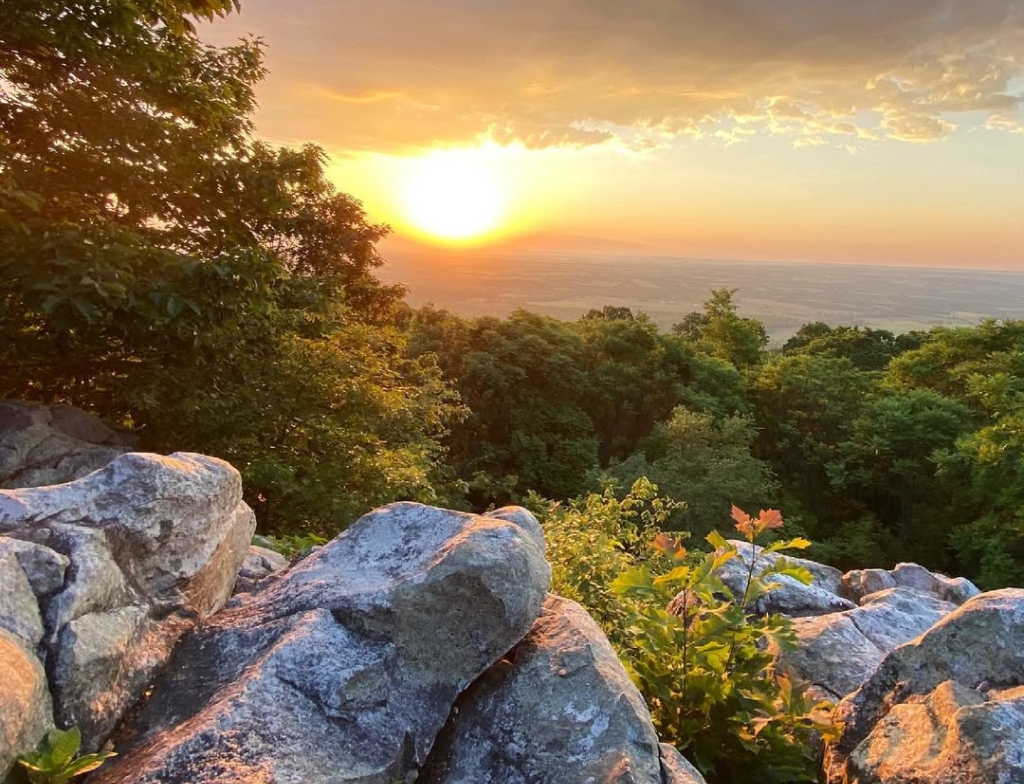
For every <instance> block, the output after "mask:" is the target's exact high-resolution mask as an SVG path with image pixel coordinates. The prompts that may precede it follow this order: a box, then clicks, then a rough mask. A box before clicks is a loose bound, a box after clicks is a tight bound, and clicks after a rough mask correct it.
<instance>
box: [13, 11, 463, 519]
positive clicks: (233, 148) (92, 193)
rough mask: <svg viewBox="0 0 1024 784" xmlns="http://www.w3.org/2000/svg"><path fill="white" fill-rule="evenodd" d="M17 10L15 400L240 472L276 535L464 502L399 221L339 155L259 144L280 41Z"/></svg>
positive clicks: (176, 14)
mask: <svg viewBox="0 0 1024 784" xmlns="http://www.w3.org/2000/svg"><path fill="white" fill-rule="evenodd" d="M8 6H12V7H11V8H8ZM4 8H5V13H4V14H3V15H0V141H2V142H3V144H0V368H2V373H0V397H2V396H11V397H23V398H30V399H37V400H43V401H60V402H68V403H72V404H76V405H79V406H82V407H84V408H88V409H91V410H93V411H95V412H96V413H98V414H100V415H101V416H104V417H105V418H107V419H109V420H112V421H114V422H115V423H118V424H122V425H127V426H130V427H132V428H134V429H135V430H136V431H137V432H138V433H139V435H140V436H141V437H142V440H143V445H144V446H145V448H148V449H153V450H166V449H192V450H195V451H202V452H207V453H211V454H216V455H219V456H222V457H225V458H227V459H229V460H231V461H232V462H233V463H235V464H236V465H237V466H238V467H239V468H240V469H241V470H242V472H243V478H244V480H245V487H246V493H247V500H248V501H249V502H250V503H251V504H252V506H253V507H254V508H255V509H256V511H257V514H258V518H259V524H260V529H261V530H262V531H271V530H274V531H282V530H298V529H305V530H308V531H319V532H321V533H328V532H336V531H337V530H339V529H340V528H342V527H344V525H345V524H347V522H349V521H350V520H351V519H352V518H353V517H355V516H357V515H358V514H360V513H362V512H363V511H366V509H368V508H369V507H371V506H373V505H376V504H379V503H383V502H386V501H391V500H397V499H415V500H424V501H442V500H447V499H448V498H449V493H453V494H454V493H457V490H458V485H457V484H456V483H454V482H453V481H451V479H450V477H449V474H448V472H447V471H446V469H445V468H444V467H443V466H439V465H438V463H439V462H440V461H439V459H438V458H439V456H440V453H441V447H440V444H439V441H440V439H441V438H442V437H443V436H444V435H445V434H446V432H447V426H448V423H449V422H450V421H451V420H453V419H455V418H456V417H457V416H458V415H459V410H460V409H459V408H458V406H457V404H456V401H455V398H454V396H453V395H452V394H451V392H450V389H449V387H448V385H447V384H446V383H445V382H444V381H443V380H442V379H441V378H440V376H439V373H438V371H437V368H436V366H435V365H434V364H433V363H432V362H431V361H430V360H429V359H424V360H422V361H410V360H408V359H407V358H406V357H405V356H404V336H403V335H402V334H401V333H400V332H399V331H398V329H397V326H396V324H395V319H396V317H397V313H398V307H397V306H398V299H399V298H400V296H401V293H402V291H401V289H400V288H396V287H390V286H384V285H382V284H381V283H379V282H378V281H377V280H376V279H375V278H374V277H373V274H372V273H373V270H374V268H376V267H377V266H379V265H380V264H381V263H382V259H381V258H380V256H379V255H378V253H377V251H376V243H377V241H379V240H380V239H381V238H382V237H384V236H385V235H386V233H387V227H385V226H381V225H377V224H374V223H372V222H370V221H369V220H368V219H367V216H366V214H365V213H364V211H363V209H362V206H361V205H360V204H359V202H358V201H356V200H355V199H353V198H352V197H351V196H348V195H346V194H343V193H338V192H337V191H336V190H335V188H334V186H333V185H332V184H331V183H330V182H329V180H328V179H327V177H326V173H325V162H326V159H325V156H324V154H323V152H322V151H321V150H319V149H318V148H316V147H314V146H305V147H302V148H298V149H288V148H280V149H277V148H274V147H271V146H270V145H267V144H264V143H262V142H259V141H255V140H253V139H252V138H251V135H250V132H251V120H250V112H251V110H252V109H253V107H254V106H255V99H254V89H255V85H256V83H257V82H258V81H259V80H260V79H261V78H262V77H263V75H264V68H263V60H262V46H261V44H260V42H258V41H251V40H248V41H242V42H241V43H239V44H237V45H235V46H230V47H221V48H218V47H213V46H209V45H207V44H204V43H203V42H202V41H201V40H200V39H199V37H198V35H197V32H196V29H195V26H194V24H193V20H194V19H195V18H196V17H199V18H214V17H216V16H219V15H223V14H225V13H228V12H229V11H231V10H234V9H235V4H234V3H232V2H228V0H166V1H165V0H161V1H160V2H153V1H152V0H143V2H127V0H112V1H111V2H106V3H100V4H95V3H93V4H86V5H84V6H82V7H81V8H76V9H75V11H74V12H73V13H69V12H66V11H64V10H63V6H62V5H61V4H58V3H53V2H51V0H12V2H11V3H8V4H5V6H4Z"/></svg>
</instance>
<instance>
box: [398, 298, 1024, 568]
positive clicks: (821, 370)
mask: <svg viewBox="0 0 1024 784" xmlns="http://www.w3.org/2000/svg"><path fill="white" fill-rule="evenodd" d="M408 331H409V344H408V350H409V352H410V354H411V355H412V356H413V357H416V358H418V359H420V360H423V359H425V358H427V357H430V358H433V359H436V361H437V363H438V365H439V367H440V368H441V370H442V372H443V373H444V375H445V377H446V378H447V379H449V380H450V382H451V383H453V384H454V385H455V387H456V389H457V390H458V393H459V398H460V400H461V402H462V404H463V405H464V406H465V407H467V408H468V412H467V414H466V416H465V418H464V419H463V420H462V421H461V422H460V423H458V424H456V425H453V426H452V431H451V433H450V435H449V437H448V438H447V439H446V441H445V445H446V447H447V461H448V466H449V467H450V470H452V471H453V472H454V475H455V476H456V477H457V478H458V479H459V480H461V481H462V482H463V483H464V486H465V487H466V490H467V493H466V499H467V500H468V502H469V503H470V505H471V506H473V507H474V508H486V507H487V506H489V505H499V504H502V503H508V502H516V501H520V500H522V499H523V498H525V497H526V495H527V493H528V492H529V491H531V490H532V491H536V492H538V493H539V494H541V495H543V496H545V497H548V498H556V499H558V498H568V497H572V496H576V495H580V494H581V493H583V492H588V491H595V490H600V489H602V488H605V487H609V486H611V487H613V488H616V489H618V490H619V491H620V492H623V493H624V492H625V491H627V490H628V489H629V487H630V486H631V485H632V483H633V482H634V481H635V480H636V479H637V478H639V477H641V476H645V477H648V478H649V479H651V480H652V481H654V482H655V483H656V484H657V485H658V486H659V487H660V488H661V490H662V492H663V493H664V494H666V495H668V496H670V497H672V498H674V499H676V500H678V501H682V502H684V503H685V504H686V507H685V508H684V509H681V510H678V511H676V512H675V513H674V515H673V517H672V519H671V521H670V526H671V527H673V528H676V529H677V530H688V531H691V532H692V533H694V534H695V535H697V537H698V538H699V537H701V536H703V535H704V534H705V533H707V531H709V530H710V529H711V528H713V527H715V526H716V525H718V524H719V521H721V520H722V519H724V518H725V517H727V514H728V510H729V507H730V504H731V503H736V504H739V505H741V506H746V507H750V508H755V507H767V506H776V507H779V508H782V509H783V510H785V511H786V515H787V520H788V521H789V522H790V524H791V530H792V529H793V528H795V529H796V530H799V531H801V532H803V533H804V534H806V535H807V536H808V537H809V538H810V539H812V540H813V541H815V542H816V543H817V544H816V550H815V551H812V556H814V557H817V558H820V559H823V560H827V561H830V562H832V563H835V564H836V565H838V566H840V567H843V568H854V567H860V566H864V565H870V564H879V565H882V564H885V565H891V564H892V563H894V562H896V561H899V560H914V561H918V562H920V563H923V564H925V565H927V566H929V567H930V568H933V569H939V570H947V571H949V572H952V573H957V574H969V575H971V576H973V577H975V578H976V579H978V580H979V581H980V582H981V583H983V584H985V585H990V586H991V585H1005V584H1009V583H1017V584H1019V583H1020V582H1021V581H1022V579H1024V569H1022V566H1024V513H1022V511H1021V510H1022V508H1024V481H1022V480H1024V464H1022V457H1024V454H1022V448H1024V396H1022V395H1024V322H1014V321H1008V322H995V321H989V322H985V323H983V324H981V325H979V326H977V327H973V328H958V329H948V328H936V329H933V330H931V331H929V332H918V333H914V334H909V335H894V334H892V333H890V332H888V331H885V330H874V329H865V328H859V327H836V328H832V327H829V326H827V325H825V324H821V323H814V324H808V325H806V326H805V327H803V328H802V329H801V330H800V331H799V333H798V334H797V335H796V336H795V337H793V338H792V339H790V340H789V341H788V342H787V343H786V344H785V346H784V347H783V348H782V349H780V350H772V351H769V350H767V349H766V347H765V346H766V343H767V340H766V338H765V332H764V329H763V327H762V325H761V324H759V323H758V322H757V321H755V320H752V319H748V318H743V317H742V316H740V315H739V314H738V313H737V310H736V307H735V305H734V303H733V300H732V295H731V292H729V291H724V290H722V291H716V292H714V293H713V294H712V296H711V298H710V299H709V300H708V302H707V303H706V305H705V308H704V310H703V311H702V312H699V313H692V314H689V315H688V316H686V317H685V318H684V319H683V320H682V321H681V322H680V323H679V324H677V325H676V327H675V328H674V329H673V330H672V331H670V332H661V331H659V329H658V328H657V327H656V325H654V324H653V323H652V322H651V321H650V320H649V319H647V318H646V317H644V316H643V315H639V316H636V317H634V316H633V314H632V313H630V312H628V311H626V310H624V309H621V308H605V309H604V310H603V311H592V312H591V313H590V314H588V315H587V316H585V317H584V318H582V319H581V320H579V321H578V322H572V323H570V322H561V321H556V320H554V319H550V318H545V317H543V316H538V315H535V314H531V313H526V312H518V313H515V314H513V315H512V316H510V317H509V318H508V319H504V320H499V319H493V318H482V319H472V320H465V319H460V318H458V317H457V316H454V315H452V314H450V313H444V312H441V311H437V310H435V309H432V308H425V309H423V310H421V311H418V312H417V313H415V314H414V315H413V317H412V319H411V321H410V325H409V328H408Z"/></svg>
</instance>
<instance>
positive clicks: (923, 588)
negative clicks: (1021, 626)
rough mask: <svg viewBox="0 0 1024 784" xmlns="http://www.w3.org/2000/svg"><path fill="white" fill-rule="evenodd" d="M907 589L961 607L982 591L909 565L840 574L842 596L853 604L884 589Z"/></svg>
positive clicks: (960, 579)
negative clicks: (888, 569) (890, 569)
mask: <svg viewBox="0 0 1024 784" xmlns="http://www.w3.org/2000/svg"><path fill="white" fill-rule="evenodd" d="M896 587H900V588H908V589H910V590H914V591H917V592H918V593H923V594H927V595H930V596H934V597H936V598H938V599H940V600H942V601H944V602H951V603H953V604H955V605H961V604H963V603H964V602H966V601H967V600H968V599H970V598H972V597H974V596H977V595H978V594H979V593H981V591H979V590H978V588H977V586H975V585H974V583H972V582H971V581H970V580H968V579H966V578H964V577H956V578H953V577H946V576H945V575H942V574H937V573H933V572H930V571H928V570H927V569H925V568H924V567H923V566H918V565H917V564H912V563H901V564H897V565H896V568H895V569H893V570H892V571H886V570H885V569H856V570H854V571H852V572H847V573H846V574H844V575H843V585H842V589H841V593H842V594H843V596H845V597H847V598H848V599H851V600H853V601H855V602H860V601H861V600H862V599H863V598H864V597H865V596H870V595H871V594H873V593H878V592H879V591H884V590H886V589H887V588H896Z"/></svg>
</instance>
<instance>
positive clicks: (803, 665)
mask: <svg viewBox="0 0 1024 784" xmlns="http://www.w3.org/2000/svg"><path fill="white" fill-rule="evenodd" d="M793 629H794V631H795V632H796V636H797V646H798V647H797V649H796V650H794V651H779V650H778V649H773V652H774V653H775V654H776V656H777V658H778V662H779V669H780V670H781V671H783V672H785V673H786V674H787V675H789V676H791V677H793V678H796V679H797V680H800V681H804V682H806V683H810V684H813V685H814V686H818V687H820V688H822V689H824V690H825V691H826V692H827V693H828V696H829V698H830V699H833V700H838V699H840V698H842V697H843V696H845V695H847V694H849V693H850V692H852V691H854V690H856V689H857V688H859V687H860V685H861V684H862V683H863V682H864V681H865V680H867V679H868V678H869V677H870V676H871V674H872V673H873V672H874V671H875V669H876V668H877V667H878V665H879V664H880V663H881V662H882V659H883V658H884V657H885V653H884V652H883V651H881V650H880V649H879V648H878V646H876V645H875V644H874V643H872V642H871V641H870V640H868V639H867V638H866V637H865V636H864V635H863V634H862V633H861V631H860V629H858V628H857V625H856V624H855V623H854V622H853V620H852V619H851V618H850V616H849V614H848V613H832V614H830V615H820V616H817V617H812V618H796V619H794V621H793Z"/></svg>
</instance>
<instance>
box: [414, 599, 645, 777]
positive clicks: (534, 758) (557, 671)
mask: <svg viewBox="0 0 1024 784" xmlns="http://www.w3.org/2000/svg"><path fill="white" fill-rule="evenodd" d="M509 659H510V660H509V661H503V662H501V663H499V664H497V665H495V666H494V667H492V668H491V669H489V670H488V671H487V672H486V673H485V674H484V675H483V676H482V677H481V678H480V679H479V680H477V681H476V683H474V684H473V686H472V687H471V688H470V689H469V690H468V691H467V692H466V694H465V695H463V697H462V698H461V699H460V701H459V704H458V713H457V715H456V716H455V717H454V719H453V721H452V722H451V723H450V725H449V726H448V727H447V728H446V731H445V733H444V734H443V735H442V736H441V738H439V740H438V744H437V746H436V747H435V749H434V751H433V753H432V756H431V760H430V762H428V765H427V769H426V771H425V772H424V773H423V774H422V775H421V777H420V778H419V779H417V781H422V782H423V783H424V784H476V783H477V782H484V781H486V782H491V784H534V783H535V782H536V783H537V784H539V783H540V782H549V783H550V784H577V783H578V784H583V782H587V781H592V782H606V783H607V784H612V783H613V782H621V783H622V784H626V783H627V782H629V783H630V784H640V782H645V783H646V782H650V783H651V784H659V783H660V781H661V763H660V760H659V749H658V737H657V735H656V733H655V731H654V727H653V725H652V724H651V717H650V713H649V712H648V710H647V706H646V705H645V704H644V701H643V698H642V697H641V696H640V693H639V692H638V691H637V690H636V687H635V686H634V685H633V683H632V682H631V681H630V679H629V676H628V675H627V673H626V671H625V670H624V669H623V667H622V665H621V664H620V662H619V660H618V658H617V657H616V655H615V651H614V650H613V649H612V647H611V644H610V643H609V642H608V640H607V639H606V638H605V636H604V634H603V633H602V631H601V630H600V628H598V626H597V624H596V623H594V621H593V619H591V617H590V616H589V615H588V614H587V612H586V610H584V609H583V608H582V607H580V606H579V605H578V604H576V603H574V602H570V601H567V600H566V599H562V598H560V597H557V596H548V598H547V599H546V600H545V602H544V607H543V610H542V612H541V615H540V617H539V618H538V619H537V621H536V623H534V624H533V628H532V629H531V630H530V633H529V634H528V635H527V636H526V638H525V639H524V640H523V641H522V642H521V643H519V645H518V646H517V647H516V648H515V650H514V651H513V653H512V654H511V655H510V657H509Z"/></svg>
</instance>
